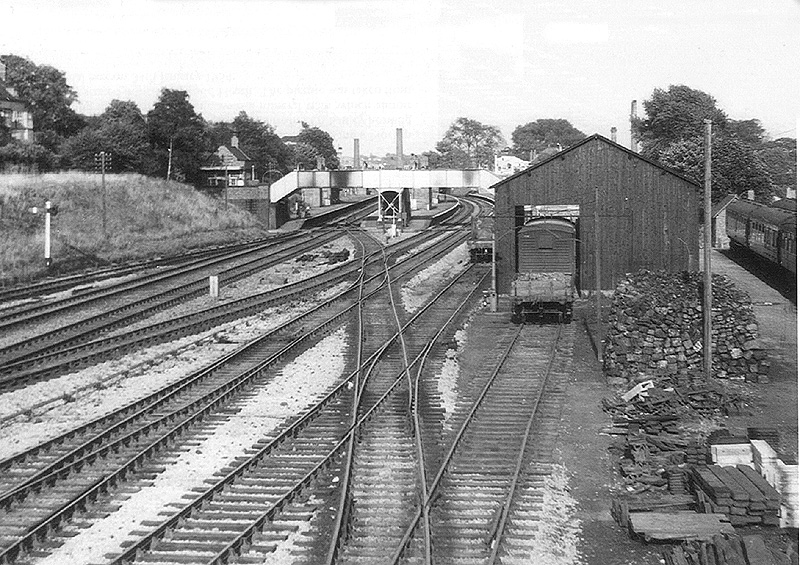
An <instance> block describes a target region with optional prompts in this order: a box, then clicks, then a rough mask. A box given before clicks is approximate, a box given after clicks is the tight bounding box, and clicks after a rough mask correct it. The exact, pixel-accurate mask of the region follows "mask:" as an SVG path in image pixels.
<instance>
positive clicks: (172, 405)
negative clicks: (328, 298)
mask: <svg viewBox="0 0 800 565" xmlns="http://www.w3.org/2000/svg"><path fill="white" fill-rule="evenodd" d="M450 238H451V239H452V240H454V241H455V240H457V239H458V236H457V234H455V236H450ZM454 241H451V242H450V243H447V242H442V243H441V244H439V245H438V248H437V246H433V247H432V248H431V249H430V251H429V253H433V254H435V253H436V252H437V251H438V252H441V251H442V249H444V248H447V246H448V245H450V246H452V245H453V244H454ZM424 260H425V259H424V257H423V256H422V254H419V255H417V256H416V257H412V258H409V259H407V260H406V261H404V262H402V263H399V264H398V265H396V266H395V269H396V268H397V267H400V268H403V266H404V265H405V264H406V263H411V264H412V265H411V266H409V267H408V269H409V270H414V269H416V268H418V267H419V265H420V264H421V263H420V262H422V261H424ZM365 267H366V265H365ZM367 270H368V269H366V268H363V269H362V273H364V275H365V276H366V273H367ZM373 279H376V277H372V279H367V282H369V281H370V280H373ZM369 284H378V286H377V288H375V289H371V288H369V287H367V294H370V293H375V292H377V291H378V290H379V289H380V286H381V284H380V283H377V282H373V283H369ZM359 288H360V289H361V290H360V291H359V292H362V293H363V292H364V289H363V287H362V286H361V285H359ZM355 302H356V303H358V302H359V301H357V300H356V301H355ZM327 306H329V304H328V305H326V307H327ZM352 307H353V306H352V305H350V306H348V307H347V308H344V309H343V310H341V309H340V310H339V311H338V312H337V313H335V314H333V315H331V313H330V312H328V314H325V315H322V314H319V313H318V314H317V315H318V316H321V318H324V320H323V321H322V322H320V323H316V321H314V322H313V323H312V320H311V319H310V318H309V317H303V320H302V324H303V325H305V326H306V327H308V326H313V329H311V330H310V331H304V332H302V333H303V335H302V336H301V337H300V338H298V339H296V340H294V341H292V342H291V344H287V345H284V346H283V347H281V345H282V339H281V334H280V333H279V332H273V333H272V334H270V336H269V339H264V340H258V341H259V342H261V341H263V342H264V344H266V342H270V344H271V345H270V347H272V348H273V349H272V350H269V351H264V350H258V351H257V350H256V349H250V348H248V349H247V353H246V354H245V353H242V350H240V351H239V352H237V354H236V355H237V362H239V363H242V364H245V365H246V364H247V357H250V358H251V362H252V358H257V359H264V358H266V359H267V361H261V362H260V363H258V364H256V365H255V366H253V367H250V368H248V369H246V370H244V371H242V367H239V368H236V369H233V368H231V360H230V359H226V360H225V361H224V362H220V363H218V364H216V366H215V369H216V373H215V371H214V369H212V370H211V371H210V372H207V373H206V375H205V377H204V378H205V380H203V378H201V377H200V376H199V375H195V376H193V380H192V381H191V384H190V383H189V382H185V383H182V384H181V385H176V386H173V387H168V388H171V389H173V390H170V391H167V390H165V391H161V392H160V393H159V394H157V395H153V396H152V397H150V398H148V399H146V400H145V401H144V403H137V406H135V407H131V408H130V409H129V410H128V411H127V412H126V413H125V414H126V416H127V414H131V413H139V414H146V415H150V416H152V417H158V418H159V419H158V420H157V422H149V423H146V424H144V425H142V424H136V426H133V425H131V424H130V423H129V422H127V421H125V422H124V423H122V422H123V421H124V420H125V419H126V417H121V418H120V417H117V419H118V420H120V421H119V422H118V423H117V424H115V426H116V427H117V430H118V431H116V432H114V433H115V434H116V436H115V439H113V440H112V439H110V438H108V437H106V436H105V435H104V434H105V432H99V433H98V432H97V428H92V429H91V430H90V431H89V432H88V436H89V437H91V438H92V439H87V436H86V435H84V436H83V437H81V438H80V439H77V440H76V441H77V443H79V444H80V447H79V448H78V449H77V450H76V448H75V447H74V443H75V441H73V444H72V445H71V446H70V447H69V448H65V449H67V451H68V453H67V455H62V456H61V457H60V458H56V461H53V460H52V458H47V457H44V458H42V461H44V463H42V462H41V461H40V464H39V468H38V469H36V470H35V471H34V472H33V474H32V475H31V474H29V475H28V476H27V478H25V479H23V480H22V481H20V482H17V483H15V485H6V486H5V493H4V494H3V496H2V499H0V500H1V501H2V504H3V505H5V506H6V507H7V508H8V509H9V510H7V514H6V516H8V515H9V513H10V514H13V515H14V516H16V517H17V518H19V520H18V521H23V522H24V521H25V520H24V519H23V518H29V517H30V516H31V515H33V516H35V517H36V518H35V520H34V522H35V523H34V524H31V523H28V524H26V525H21V524H18V523H17V521H14V520H12V521H11V522H4V524H10V523H12V522H13V524H14V527H16V528H17V529H18V530H19V529H20V528H21V530H24V531H25V532H27V534H25V535H20V534H21V532H20V531H18V532H17V533H16V534H14V533H12V532H9V531H8V530H7V529H6V530H4V531H3V534H4V535H3V538H2V539H3V545H4V549H3V553H2V554H0V555H2V558H4V559H14V558H17V557H18V556H19V555H20V552H22V551H23V550H29V549H30V548H31V547H32V546H33V544H34V542H35V540H36V539H40V538H42V537H46V536H47V535H48V534H49V533H50V532H52V531H54V529H55V528H57V527H58V525H59V524H61V523H62V522H63V521H65V520H68V519H70V518H71V517H72V516H73V515H74V513H75V512H77V511H78V510H79V509H81V508H83V507H85V506H86V505H87V504H89V502H90V501H92V500H96V499H97V498H98V497H103V496H106V493H108V492H110V491H111V490H113V487H114V485H116V484H117V483H118V482H119V481H121V480H123V478H125V477H129V476H130V475H134V474H136V473H137V466H140V467H141V466H142V465H144V466H145V467H146V466H147V465H146V463H145V462H146V461H149V460H151V459H152V458H153V457H155V454H156V453H157V452H158V451H159V450H163V449H168V448H169V445H170V442H172V443H175V442H176V441H177V438H180V437H181V436H185V435H186V434H188V433H190V432H187V431H186V430H187V428H189V427H190V426H191V425H192V424H195V425H196V423H197V422H200V421H202V420H203V418H211V417H213V416H209V413H211V412H213V411H214V410H219V408H220V407H221V406H223V405H225V404H226V403H228V402H230V398H231V396H232V395H235V394H236V393H237V391H241V390H242V389H243V388H246V387H248V386H252V383H256V382H257V381H258V379H263V378H265V377H264V376H263V375H264V373H265V372H266V370H267V369H268V366H269V363H270V362H273V363H275V362H277V361H278V360H280V359H281V358H283V357H286V356H287V355H289V354H290V350H289V348H290V347H295V348H297V347H300V348H302V347H308V340H310V339H311V336H314V335H320V334H322V333H324V332H325V331H328V330H330V328H332V327H334V326H336V325H337V324H338V325H341V324H344V323H346V322H345V321H344V318H345V317H346V312H348V311H350V310H351V309H352ZM299 323H301V320H300V319H299V318H298V319H296V320H293V322H291V323H290V324H289V325H288V326H287V327H284V328H282V329H281V331H283V332H285V333H290V332H293V331H295V330H293V329H292V328H296V327H297V326H296V325H294V326H292V324H299ZM315 324H316V325H315ZM283 340H285V336H284V338H283ZM285 341H289V340H285ZM275 348H277V351H276V350H275ZM229 357H231V356H229ZM214 373H215V374H216V375H218V376H219V377H220V378H221V379H222V381H225V384H222V385H220V384H219V381H217V382H215V380H214V378H211V377H210V375H211V374H214ZM226 374H227V376H225V375H226ZM231 374H237V375H238V376H236V377H234V378H230V375H231ZM226 379H227V380H226ZM247 383H251V384H249V385H248V384H247ZM344 384H345V383H343V384H342V385H340V386H339V387H338V389H341V388H342V387H343V385H344ZM178 388H183V389H184V390H186V391H189V390H195V391H196V394H195V396H194V397H191V396H189V397H187V396H183V397H181V398H180V399H179V400H176V399H175V397H169V395H171V394H172V393H173V392H174V390H175V389H178ZM203 389H205V390H206V391H207V390H208V389H211V390H212V392H211V393H210V395H209V394H203V395H201V394H200V392H201V391H202V390H203ZM334 392H335V391H334ZM332 395H333V393H332ZM170 398H171V400H170ZM328 402H333V396H330V397H329V399H328ZM345 405H346V403H342V406H345ZM201 406H202V407H203V411H202V412H198V411H197V410H196V409H197V408H199V407H201ZM311 414H315V412H313V411H312V412H311ZM332 418H333V420H336V419H337V418H339V419H341V418H340V417H339V416H333V417H332ZM302 420H303V418H300V419H299V421H298V423H297V424H298V426H300V428H302V427H303V425H304V422H303V421H302ZM107 423H108V422H106V424H103V425H104V426H106V427H107ZM321 425H322V424H321ZM322 426H323V428H325V427H326V425H322ZM128 427H133V428H135V429H134V431H132V432H130V433H128V434H127V435H121V432H120V431H119V430H126V429H128ZM333 427H335V426H333ZM159 430H161V431H159ZM164 431H166V432H167V433H163V432H164ZM192 433H194V432H192ZM297 433H299V430H298V429H293V431H291V435H290V436H289V437H294V435H295V434H297ZM320 433H321V432H320ZM315 434H317V432H315ZM78 435H79V434H75V437H77V436H78ZM156 436H157V439H156V441H153V437H156ZM147 438H150V439H147ZM73 439H74V438H73ZM285 439H286V438H283V439H282V440H281V442H283V441H285ZM137 442H139V443H137ZM65 444H66V438H62V440H61V443H60V444H59V443H58V442H55V443H52V444H51V445H49V446H47V447H45V448H44V449H43V450H42V453H44V452H55V451H57V450H59V449H61V448H62V446H63V445H65ZM142 445H147V447H145V448H144V449H142ZM128 446H131V449H132V450H133V452H137V453H138V454H136V455H133V456H131V454H130V452H128V453H127V455H126V457H122V456H120V457H121V458H122V459H125V460H126V461H127V463H126V465H125V466H122V467H120V468H119V469H118V470H117V471H114V472H110V471H109V470H108V469H105V468H103V469H100V470H99V471H98V473H99V474H98V476H100V477H103V478H102V479H101V478H98V479H96V481H95V482H94V483H92V486H91V489H90V490H88V491H86V490H85V489H83V487H82V486H78V485H76V486H74V487H69V488H67V487H65V485H64V482H68V481H69V479H70V477H75V476H76V475H79V474H80V475H85V474H86V473H84V472H83V470H84V469H85V468H86V466H88V465H96V463H95V461H96V460H97V458H99V457H100V456H101V455H105V454H107V453H112V452H116V453H118V454H119V453H120V452H121V451H122V450H123V447H125V449H128ZM57 448H58V449H57ZM295 449H296V448H295ZM137 450H138V451H137ZM267 451H271V448H270V449H269V450H267ZM265 453H266V452H265ZM262 455H263V454H262ZM35 459H36V457H35V455H34V454H32V453H29V454H26V455H25V456H24V457H22V456H21V457H19V458H15V459H14V460H13V461H7V462H5V463H4V464H3V465H1V466H0V467H2V468H4V469H6V470H7V471H8V470H12V472H11V473H10V474H9V476H11V475H13V474H17V475H20V474H24V473H22V472H21V471H20V470H21V469H23V467H24V468H26V469H27V468H28V467H29V466H33V467H36V465H31V463H30V462H31V461H32V460H35ZM104 461H107V460H104ZM23 463H24V465H23ZM106 464H108V465H110V463H102V464H101V465H99V466H100V467H104V466H105V465H106ZM281 467H283V465H281ZM77 470H81V473H77ZM315 472H320V470H317V471H315ZM145 476H147V473H145ZM138 480H143V479H141V478H140V479H138ZM307 480H308V479H303V480H302V481H301V483H300V484H301V487H302V485H303V484H305V482H306V481H307ZM53 484H58V485H60V486H59V487H58V488H59V490H60V491H70V494H69V495H67V494H66V493H64V496H66V497H67V498H68V499H70V501H69V502H68V503H66V504H62V503H61V501H60V500H58V504H56V506H58V508H57V509H53V508H52V504H51V507H48V508H49V509H47V510H46V511H44V514H46V517H45V518H44V519H42V517H41V515H42V513H43V510H42V508H41V505H42V499H43V498H44V499H45V500H46V501H51V502H53V500H52V499H51V498H50V496H49V495H48V494H44V495H42V494H40V493H41V491H42V489H44V488H45V486H47V485H53ZM73 489H74V490H75V492H78V491H83V493H82V494H79V495H77V496H76V495H75V494H73V493H72V490H73ZM45 490H46V489H45ZM213 495H214V493H213V492H212V493H211V494H210V495H209V496H212V497H213ZM56 498H58V497H56ZM283 504H285V503H283ZM4 527H7V526H5V525H4ZM14 536H16V537H14ZM9 538H13V539H14V540H15V541H13V542H12V543H7V542H8V539H9Z"/></svg>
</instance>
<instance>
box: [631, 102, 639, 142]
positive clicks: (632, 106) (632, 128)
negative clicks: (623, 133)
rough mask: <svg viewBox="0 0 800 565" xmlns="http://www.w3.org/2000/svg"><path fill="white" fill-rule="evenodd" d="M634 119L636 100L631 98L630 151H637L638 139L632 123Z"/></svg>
mask: <svg viewBox="0 0 800 565" xmlns="http://www.w3.org/2000/svg"><path fill="white" fill-rule="evenodd" d="M635 120H636V100H631V151H636V152H637V153H638V152H639V140H638V139H637V137H636V131H635V130H634V127H633V123H634V121H635Z"/></svg>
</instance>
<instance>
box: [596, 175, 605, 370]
mask: <svg viewBox="0 0 800 565" xmlns="http://www.w3.org/2000/svg"><path fill="white" fill-rule="evenodd" d="M599 206H600V187H598V186H597V185H594V286H595V299H596V304H595V315H596V318H597V320H596V326H595V327H596V330H595V332H596V335H597V360H598V361H602V360H603V337H602V335H601V334H600V332H601V330H602V327H603V326H602V323H603V312H602V304H601V303H600V297H601V296H602V294H601V292H602V291H601V284H600V210H599Z"/></svg>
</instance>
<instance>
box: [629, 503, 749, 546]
mask: <svg viewBox="0 0 800 565" xmlns="http://www.w3.org/2000/svg"><path fill="white" fill-rule="evenodd" d="M628 528H629V531H630V532H631V534H632V535H633V536H634V537H638V538H641V539H643V540H644V541H647V542H651V541H655V542H668V541H685V540H700V541H709V540H711V539H713V537H714V536H715V535H719V534H721V533H723V534H733V533H735V530H734V529H733V526H732V525H731V523H730V522H729V521H728V518H727V516H725V515H724V514H697V513H696V512H694V511H693V510H686V511H678V512H631V513H629V514H628Z"/></svg>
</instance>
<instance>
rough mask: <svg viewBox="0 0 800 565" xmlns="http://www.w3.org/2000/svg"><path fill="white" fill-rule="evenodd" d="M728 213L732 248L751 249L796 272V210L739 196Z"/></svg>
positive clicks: (728, 209) (727, 219)
mask: <svg viewBox="0 0 800 565" xmlns="http://www.w3.org/2000/svg"><path fill="white" fill-rule="evenodd" d="M726 214H727V218H726V223H725V225H726V231H727V234H728V237H729V238H730V240H731V247H732V248H733V249H740V250H742V249H744V250H748V251H750V252H752V253H754V254H756V255H758V256H759V257H762V258H764V259H766V260H767V261H769V262H770V263H773V264H775V265H779V266H780V267H783V268H784V269H786V270H787V271H789V272H791V273H792V274H794V275H797V211H796V210H790V209H786V208H783V207H780V208H778V207H772V206H766V205H764V204H759V203H757V202H749V201H742V200H739V201H736V202H731V203H730V204H729V205H728V207H727V209H726Z"/></svg>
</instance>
